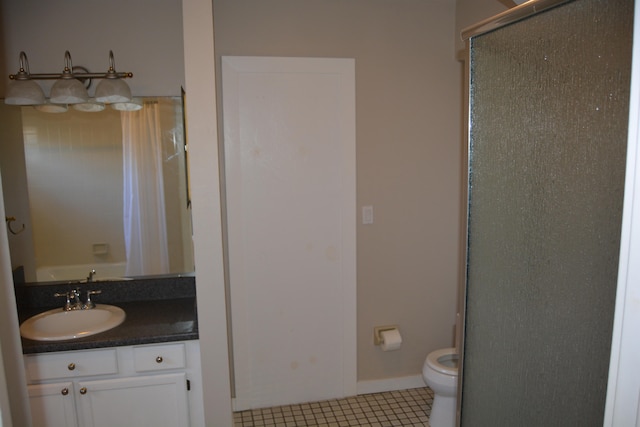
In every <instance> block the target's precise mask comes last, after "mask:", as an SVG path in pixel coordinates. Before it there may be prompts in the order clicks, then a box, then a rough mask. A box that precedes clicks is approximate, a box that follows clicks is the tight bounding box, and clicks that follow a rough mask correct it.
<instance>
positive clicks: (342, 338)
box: [222, 57, 356, 410]
mask: <svg viewBox="0 0 640 427" xmlns="http://www.w3.org/2000/svg"><path fill="white" fill-rule="evenodd" d="M222 81H223V115H224V129H225V131H224V134H225V135H224V149H225V178H226V202H227V223H228V249H229V276H230V289H231V292H230V293H231V313H232V314H231V319H232V333H233V362H234V376H235V391H236V396H235V409H236V410H243V409H249V408H257V407H266V406H274V405H283V404H291V403H299V402H305V401H316V400H322V399H329V398H337V397H344V396H347V395H353V394H355V392H356V265H355V264H356V257H355V225H356V223H355V221H356V213H355V205H356V200H355V197H356V193H355V63H354V60H352V59H322V58H273V57H223V59H222Z"/></svg>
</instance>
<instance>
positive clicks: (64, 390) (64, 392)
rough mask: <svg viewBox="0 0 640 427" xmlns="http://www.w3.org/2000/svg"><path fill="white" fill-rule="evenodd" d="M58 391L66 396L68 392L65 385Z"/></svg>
mask: <svg viewBox="0 0 640 427" xmlns="http://www.w3.org/2000/svg"><path fill="white" fill-rule="evenodd" d="M60 393H61V394H62V395H63V396H66V395H67V394H69V389H68V388H66V387H65V388H63V389H62V390H60Z"/></svg>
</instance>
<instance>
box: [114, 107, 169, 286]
mask: <svg viewBox="0 0 640 427" xmlns="http://www.w3.org/2000/svg"><path fill="white" fill-rule="evenodd" d="M121 120H122V139H123V161H124V165H123V170H124V172H123V173H124V241H125V248H126V254H127V266H126V273H125V274H126V275H127V276H128V277H131V276H141V275H150V274H166V273H168V272H169V254H168V247H167V224H166V218H165V200H164V179H163V174H162V163H163V162H162V145H161V144H162V141H161V132H160V124H159V123H160V122H159V108H158V104H157V103H145V105H144V108H143V109H141V110H139V111H133V112H122V117H121Z"/></svg>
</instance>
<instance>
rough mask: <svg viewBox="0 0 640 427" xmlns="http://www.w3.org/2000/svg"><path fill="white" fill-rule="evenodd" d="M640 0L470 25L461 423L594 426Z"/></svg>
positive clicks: (612, 285)
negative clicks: (494, 25) (488, 26)
mask: <svg viewBox="0 0 640 427" xmlns="http://www.w3.org/2000/svg"><path fill="white" fill-rule="evenodd" d="M632 25H633V1H632V0H601V1H596V0H577V1H574V2H571V3H567V4H565V5H563V6H558V7H556V8H553V9H551V10H549V11H547V12H543V13H540V14H538V15H535V16H532V17H530V18H528V19H525V20H523V21H520V22H517V23H515V24H512V25H509V26H507V27H504V28H501V29H498V30H496V31H493V32H490V33H487V34H483V35H480V36H477V37H475V38H474V39H472V40H471V150H470V170H469V171H470V184H469V185H470V186H469V204H470V205H469V209H470V211H469V212H470V216H469V248H468V249H469V252H468V282H467V307H466V331H465V348H464V372H463V379H464V381H463V387H462V407H461V411H462V412H461V417H462V418H461V419H462V425H463V426H469V427H475V426H491V427H500V426H506V427H513V426H518V427H526V426H535V427H540V426H545V427H548V426H580V427H584V426H601V425H602V421H603V416H604V402H605V395H606V384H607V374H608V364H609V353H610V340H611V331H612V324H613V312H614V300H615V291H616V280H617V267H618V251H619V243H620V223H621V212H622V199H623V187H624V171H625V151H626V134H627V121H628V92H629V82H630V68H631V33H632Z"/></svg>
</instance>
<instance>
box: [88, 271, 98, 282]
mask: <svg viewBox="0 0 640 427" xmlns="http://www.w3.org/2000/svg"><path fill="white" fill-rule="evenodd" d="M95 275H96V270H91V271H90V272H89V276H87V282H93V276H95Z"/></svg>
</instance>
